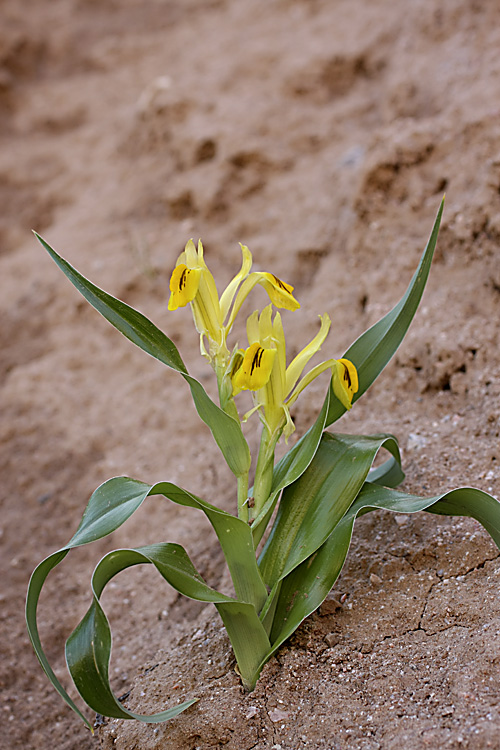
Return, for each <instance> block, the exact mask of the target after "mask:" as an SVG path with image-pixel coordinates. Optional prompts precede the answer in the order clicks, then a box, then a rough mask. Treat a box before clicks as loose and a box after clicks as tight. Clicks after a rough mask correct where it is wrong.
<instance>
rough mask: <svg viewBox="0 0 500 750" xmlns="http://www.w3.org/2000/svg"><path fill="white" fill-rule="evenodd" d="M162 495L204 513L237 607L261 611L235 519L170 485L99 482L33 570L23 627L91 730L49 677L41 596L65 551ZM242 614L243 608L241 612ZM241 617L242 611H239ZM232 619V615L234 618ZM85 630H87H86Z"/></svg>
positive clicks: (248, 548)
mask: <svg viewBox="0 0 500 750" xmlns="http://www.w3.org/2000/svg"><path fill="white" fill-rule="evenodd" d="M157 494H161V495H164V496H165V497H167V498H168V499H170V500H172V501H173V502H175V503H177V504H179V505H184V506H187V507H191V508H196V509H198V510H201V511H203V513H205V515H206V516H207V518H208V519H209V521H210V522H211V524H212V526H213V528H214V530H215V533H216V534H217V536H218V538H219V540H220V543H221V546H222V549H223V551H224V554H225V556H226V560H227V563H228V567H229V570H230V573H231V576H232V579H233V584H234V587H235V591H236V595H237V597H238V599H239V600H240V603H241V604H242V605H243V604H246V603H248V604H250V605H251V606H255V610H256V612H258V611H260V609H261V608H262V606H263V604H264V602H265V600H266V598H267V590H266V587H265V585H264V583H263V582H262V579H261V577H260V573H259V570H258V567H257V562H256V560H255V551H254V546H253V539H252V533H251V530H250V528H249V526H248V525H247V524H246V523H244V522H243V521H241V520H240V519H239V518H236V517H235V516H232V515H230V514H229V513H226V512H225V511H223V510H220V509H219V508H215V507H214V506H212V505H210V503H207V502H205V501H204V500H201V499H200V498H197V497H196V496H195V495H192V494H191V493H189V492H186V491H185V490H183V489H181V488H180V487H177V486H176V485H174V484H172V483H170V482H160V483H158V484H155V485H148V484H145V483H144V482H139V481H137V480H135V479H131V478H129V477H115V478H113V479H109V480H108V481H107V482H104V484H102V485H101V486H100V487H98V488H97V489H96V490H95V492H94V493H93V494H92V497H91V498H90V500H89V503H88V506H87V508H86V510H85V513H84V515H83V518H82V520H81V522H80V525H79V527H78V529H77V531H76V533H75V534H74V535H73V537H72V538H71V539H70V541H69V542H68V544H67V545H66V546H65V547H63V548H62V549H61V550H58V551H57V552H55V553H53V554H52V555H49V557H47V558H46V559H45V560H43V561H42V562H41V563H40V564H39V565H38V566H37V568H36V569H35V570H34V572H33V574H32V576H31V579H30V583H29V586H28V593H27V597H26V624H27V628H28V634H29V637H30V639H31V642H32V644H33V648H34V650H35V653H36V655H37V657H38V659H39V661H40V664H41V666H42V669H43V670H44V671H45V673H46V675H47V677H48V678H49V680H50V682H51V683H52V685H53V686H54V687H55V689H56V690H57V691H58V693H59V694H60V695H61V697H62V698H63V699H64V700H65V701H66V703H67V704H68V705H69V706H70V707H71V708H72V709H73V710H74V711H76V713H77V714H78V715H79V716H80V717H81V718H82V719H83V721H85V723H86V724H87V725H88V726H90V724H89V723H88V721H87V720H86V719H85V717H84V716H83V714H82V713H81V711H80V710H79V709H78V707H77V706H76V705H75V703H74V702H73V700H72V699H71V698H70V696H69V695H68V693H67V692H66V690H65V689H64V687H63V686H62V684H61V683H60V681H59V680H58V679H57V677H56V675H55V674H54V672H53V670H52V668H51V666H50V664H49V662H48V660H47V657H46V656H45V653H44V651H43V647H42V644H41V640H40V635H39V632H38V624H37V607H38V601H39V598H40V592H41V590H42V587H43V585H44V583H45V580H46V578H47V576H48V575H49V573H50V572H51V570H53V568H55V567H56V565H58V564H59V563H60V562H62V560H63V559H64V558H65V557H66V555H67V554H68V552H69V550H71V549H73V548H75V547H79V546H81V545H84V544H89V543H90V542H94V541H96V540H97V539H101V538H103V537H105V536H107V535H108V534H110V533H111V532H113V531H115V530H116V529H118V528H119V527H120V526H121V525H122V524H123V523H124V522H125V521H126V520H127V519H128V518H130V516H131V515H132V514H133V513H134V512H135V511H136V510H137V509H138V508H139V507H140V505H141V504H142V503H143V502H144V500H145V499H146V498H147V497H148V496H149V495H157ZM243 610H244V611H246V608H245V607H243ZM238 611H239V612H240V615H238V616H240V617H241V607H239V610H238ZM234 616H235V617H236V614H235V615H234ZM89 627H90V625H89Z"/></svg>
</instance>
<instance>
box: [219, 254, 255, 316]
mask: <svg viewBox="0 0 500 750" xmlns="http://www.w3.org/2000/svg"><path fill="white" fill-rule="evenodd" d="M240 247H241V253H242V256H243V260H242V263H241V268H240V270H239V272H238V273H237V274H236V276H235V277H234V279H232V280H231V281H230V282H229V284H228V285H227V287H226V288H225V290H224V291H223V292H222V295H221V298H220V309H221V317H222V320H225V319H226V315H227V314H228V312H229V308H230V307H231V304H232V302H233V299H234V295H235V294H236V290H237V289H238V286H239V285H240V284H241V282H242V281H243V280H244V279H245V278H246V277H247V276H248V274H249V273H250V269H251V268H252V254H251V252H250V250H249V249H248V247H247V246H246V245H242V244H241V242H240Z"/></svg>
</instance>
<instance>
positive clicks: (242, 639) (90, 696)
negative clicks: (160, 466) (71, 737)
mask: <svg viewBox="0 0 500 750" xmlns="http://www.w3.org/2000/svg"><path fill="white" fill-rule="evenodd" d="M143 563H149V564H153V565H154V566H155V568H156V569H157V570H158V572H159V573H160V575H161V576H162V577H163V578H164V579H165V580H166V581H167V582H168V583H169V584H170V585H171V586H173V588H175V589H176V591H178V592H179V593H180V594H183V595H184V596H188V597H190V598H191V599H196V600H197V601H203V602H212V603H213V604H215V606H216V607H217V609H218V610H219V612H220V614H221V617H222V619H223V622H224V624H225V626H226V629H227V631H228V634H229V636H230V637H231V636H232V637H231V641H232V642H233V638H234V640H235V643H233V647H234V648H235V655H236V658H237V661H238V665H239V668H240V671H241V673H242V674H243V675H245V676H246V677H247V679H250V678H251V676H253V674H254V672H255V670H256V668H257V666H258V664H259V661H260V660H261V659H262V658H263V655H264V654H265V653H267V651H269V648H270V644H269V640H268V638H267V635H266V633H265V631H264V628H263V627H262V625H261V623H260V620H259V618H258V616H257V613H256V611H255V608H254V607H253V606H252V605H251V604H247V603H245V602H239V601H236V600H234V599H232V598H231V597H228V596H225V595H224V594H221V593H219V592H218V591H216V590H215V589H212V588H211V587H210V586H207V584H206V583H205V582H204V581H203V579H202V577H201V576H200V575H199V573H198V572H197V570H196V568H195V567H194V565H193V564H192V562H191V560H190V559H189V556H188V555H187V553H186V551H185V550H184V549H183V547H181V546H180V545H178V544H170V543H167V544H154V545H149V546H147V547H141V548H139V549H121V550H115V551H114V552H110V553H109V554H108V555H106V556H105V557H104V558H103V559H102V560H101V562H100V563H99V564H98V566H97V567H96V570H95V571H94V575H93V577H92V592H93V601H92V604H91V606H90V609H89V610H88V612H87V613H86V615H85V616H84V618H83V619H82V621H81V622H80V624H79V625H78V626H77V627H76V629H75V630H74V632H73V633H72V634H71V636H70V637H69V638H68V641H67V644H66V660H67V663H68V668H69V670H70V673H71V676H72V678H73V681H74V683H75V685H76V687H77V689H78V692H79V693H80V695H81V696H82V698H83V699H84V701H85V702H86V703H87V704H88V705H89V706H90V707H91V708H93V709H94V710H95V711H97V712H98V713H102V714H104V715H105V716H112V717H115V718H122V719H139V720H140V721H143V722H147V723H152V722H159V721H166V720H167V719H170V718H173V717H174V716H176V715H177V714H179V713H180V712H181V711H183V710H185V709H186V708H188V707H189V706H190V705H192V703H194V702H195V701H194V700H191V701H186V702H185V703H182V704H180V705H179V706H175V707H174V708H170V709H168V710H167V711H162V712H160V713H158V714H153V715H142V714H137V713H134V712H132V711H129V710H128V709H126V708H124V707H123V705H122V704H121V703H120V702H119V701H118V700H117V699H116V698H115V696H114V694H113V692H112V690H111V686H110V684H109V661H110V657H111V631H110V628H109V623H108V621H107V618H106V615H105V613H104V611H103V609H102V607H101V605H100V603H99V598H100V596H101V594H102V591H103V590H104V587H105V586H106V584H107V583H108V581H110V580H111V579H112V578H113V577H114V576H115V575H117V573H120V572H121V571H123V570H126V569H127V568H129V567H131V566H134V565H139V564H143Z"/></svg>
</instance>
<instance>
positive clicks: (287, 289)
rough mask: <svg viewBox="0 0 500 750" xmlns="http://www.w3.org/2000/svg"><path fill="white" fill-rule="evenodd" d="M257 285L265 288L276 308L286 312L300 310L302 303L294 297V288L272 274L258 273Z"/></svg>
mask: <svg viewBox="0 0 500 750" xmlns="http://www.w3.org/2000/svg"><path fill="white" fill-rule="evenodd" d="M257 276H258V280H257V283H258V284H260V285H261V286H263V287H264V289H265V290H266V292H267V293H268V295H269V299H270V300H271V302H272V303H273V305H274V306H275V307H283V308H284V309H285V310H298V309H299V307H300V303H299V302H298V301H297V300H296V299H295V297H294V296H293V294H292V292H293V286H292V285H291V284H287V283H286V282H285V281H281V279H278V277H277V276H275V275H274V274H272V273H261V272H257Z"/></svg>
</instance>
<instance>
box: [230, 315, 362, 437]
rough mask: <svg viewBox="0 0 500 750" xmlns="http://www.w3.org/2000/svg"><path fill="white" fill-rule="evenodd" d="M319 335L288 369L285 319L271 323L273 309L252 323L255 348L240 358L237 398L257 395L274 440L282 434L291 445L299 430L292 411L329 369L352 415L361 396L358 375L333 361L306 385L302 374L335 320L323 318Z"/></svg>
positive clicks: (341, 362) (235, 387)
mask: <svg viewBox="0 0 500 750" xmlns="http://www.w3.org/2000/svg"><path fill="white" fill-rule="evenodd" d="M320 319H321V326H320V330H319V331H318V333H317V334H316V336H315V337H314V338H313V340H312V341H311V342H310V343H309V344H308V345H307V346H306V347H305V348H304V349H302V351H301V352H299V354H297V356H296V357H295V358H294V359H293V360H292V362H291V363H290V364H289V365H288V367H287V366H286V344H285V335H284V331H283V325H282V322H281V315H280V314H279V312H277V313H276V315H275V317H274V320H272V307H271V305H268V306H267V307H266V308H265V309H264V310H263V311H262V313H261V314H260V316H259V313H258V312H257V311H256V312H254V313H253V314H252V315H250V317H249V318H248V320H247V335H248V342H249V344H250V346H249V347H248V349H247V350H246V351H245V352H242V353H241V360H240V364H239V366H238V368H237V369H236V370H235V372H234V373H233V374H232V378H231V379H232V383H233V394H234V395H236V394H237V393H239V392H240V391H243V390H248V391H253V392H254V393H255V396H254V403H255V407H254V408H253V409H252V410H251V412H249V413H248V414H247V415H245V416H246V417H248V416H249V415H250V414H251V413H252V412H253V411H256V410H259V412H260V414H261V418H262V421H263V423H264V425H265V426H266V428H267V430H268V432H269V435H270V436H272V435H277V434H278V433H280V432H281V430H283V432H284V435H285V438H286V439H288V438H289V437H290V435H291V434H292V432H293V431H294V429H295V427H294V424H293V422H292V419H291V416H290V406H291V405H292V404H293V403H294V402H295V401H296V399H297V398H298V396H299V394H300V393H301V392H302V391H303V390H304V388H305V387H306V386H307V385H309V383H311V382H312V381H313V380H314V378H316V377H318V375H320V374H321V373H322V372H324V371H325V370H327V369H331V371H332V386H333V391H334V393H335V395H336V396H337V398H338V399H339V400H340V401H341V402H342V404H343V405H344V406H345V408H346V409H350V408H351V405H352V399H353V396H354V394H355V393H356V392H357V390H358V374H357V371H356V368H355V366H354V365H353V364H352V362H350V361H349V360H347V359H340V360H336V359H329V360H326V361H325V362H322V363H321V364H319V365H317V366H316V367H314V368H313V369H312V370H310V371H309V372H308V373H307V375H305V376H304V377H303V378H302V379H301V380H299V379H300V377H301V375H302V372H303V370H304V368H305V366H306V365H307V363H308V362H309V360H310V359H311V357H312V356H313V355H314V354H316V353H317V352H318V351H319V350H320V349H321V346H322V344H323V342H324V340H325V339H326V337H327V335H328V331H329V329H330V318H329V316H328V315H327V314H326V313H325V314H324V315H321V316H320Z"/></svg>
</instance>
